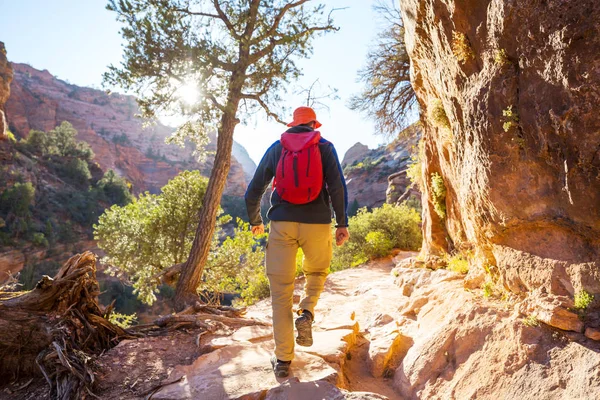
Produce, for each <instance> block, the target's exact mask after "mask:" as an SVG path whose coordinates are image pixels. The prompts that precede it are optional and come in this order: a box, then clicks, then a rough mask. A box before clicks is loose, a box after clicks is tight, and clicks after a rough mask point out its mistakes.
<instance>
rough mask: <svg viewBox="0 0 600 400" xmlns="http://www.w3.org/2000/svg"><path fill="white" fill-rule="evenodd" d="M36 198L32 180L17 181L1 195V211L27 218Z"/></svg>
mask: <svg viewBox="0 0 600 400" xmlns="http://www.w3.org/2000/svg"><path fill="white" fill-rule="evenodd" d="M34 199H35V188H34V187H33V185H32V184H31V182H26V183H18V182H17V183H15V184H14V185H13V187H12V188H9V189H6V190H5V191H4V192H2V195H1V196H0V212H2V213H3V214H5V215H8V214H14V215H15V216H17V217H21V218H25V217H29V216H31V209H30V208H31V206H33V201H34Z"/></svg>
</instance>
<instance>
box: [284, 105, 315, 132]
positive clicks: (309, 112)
mask: <svg viewBox="0 0 600 400" xmlns="http://www.w3.org/2000/svg"><path fill="white" fill-rule="evenodd" d="M312 121H315V129H317V128H318V127H320V126H322V124H321V123H320V122H319V121H317V114H316V113H315V110H313V109H312V108H310V107H298V108H296V109H295V110H294V120H293V121H292V122H290V123H289V124H287V126H296V125H302V124H308V123H309V122H312Z"/></svg>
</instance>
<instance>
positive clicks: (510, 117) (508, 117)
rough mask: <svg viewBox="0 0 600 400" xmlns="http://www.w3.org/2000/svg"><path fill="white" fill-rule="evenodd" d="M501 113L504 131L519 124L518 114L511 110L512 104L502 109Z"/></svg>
mask: <svg viewBox="0 0 600 400" xmlns="http://www.w3.org/2000/svg"><path fill="white" fill-rule="evenodd" d="M502 115H503V116H504V124H503V125H502V128H504V132H508V131H510V130H511V129H512V128H516V127H517V126H519V114H518V113H517V112H516V111H513V106H512V105H510V106H508V107H506V109H504V110H502Z"/></svg>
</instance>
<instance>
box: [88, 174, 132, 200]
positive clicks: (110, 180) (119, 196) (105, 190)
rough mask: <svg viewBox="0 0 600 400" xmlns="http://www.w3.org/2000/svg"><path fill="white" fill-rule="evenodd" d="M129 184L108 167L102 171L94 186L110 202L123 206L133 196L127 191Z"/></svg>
mask: <svg viewBox="0 0 600 400" xmlns="http://www.w3.org/2000/svg"><path fill="white" fill-rule="evenodd" d="M130 186H131V185H130V184H129V183H128V182H127V181H126V180H125V179H124V178H121V177H120V176H118V175H117V174H115V171H113V170H112V169H109V170H108V171H106V172H105V173H104V176H103V177H102V179H100V180H99V181H98V183H97V184H96V188H97V189H98V190H99V191H100V192H101V193H102V195H103V196H104V197H105V198H106V200H107V201H108V202H109V203H110V204H117V205H119V206H124V205H127V204H129V203H131V202H132V201H133V196H132V194H131V192H130V191H129V188H130Z"/></svg>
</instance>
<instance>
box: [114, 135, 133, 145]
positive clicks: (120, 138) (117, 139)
mask: <svg viewBox="0 0 600 400" xmlns="http://www.w3.org/2000/svg"><path fill="white" fill-rule="evenodd" d="M111 140H112V142H113V143H114V144H118V145H121V146H124V145H128V144H131V141H130V140H129V137H128V136H127V135H126V134H125V132H122V133H121V134H120V135H114V136H113V137H112V139H111Z"/></svg>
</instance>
